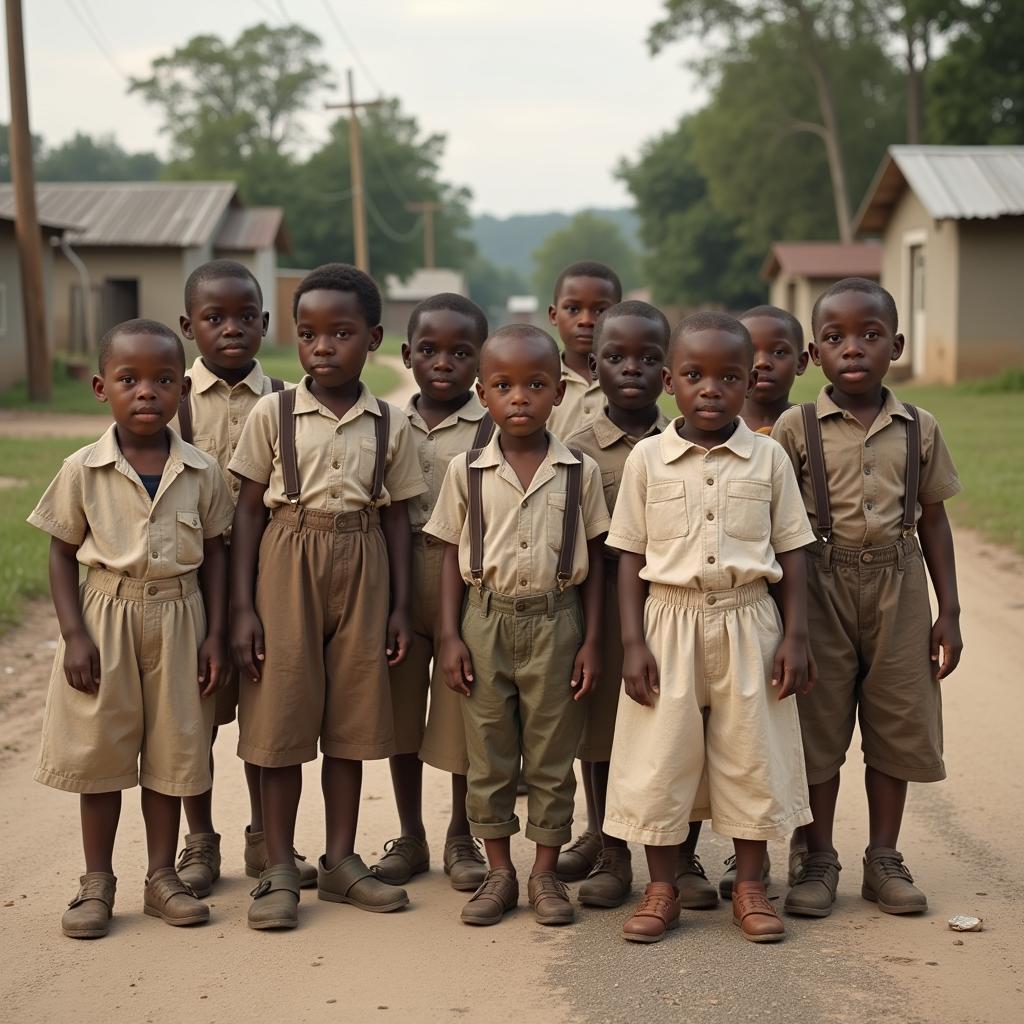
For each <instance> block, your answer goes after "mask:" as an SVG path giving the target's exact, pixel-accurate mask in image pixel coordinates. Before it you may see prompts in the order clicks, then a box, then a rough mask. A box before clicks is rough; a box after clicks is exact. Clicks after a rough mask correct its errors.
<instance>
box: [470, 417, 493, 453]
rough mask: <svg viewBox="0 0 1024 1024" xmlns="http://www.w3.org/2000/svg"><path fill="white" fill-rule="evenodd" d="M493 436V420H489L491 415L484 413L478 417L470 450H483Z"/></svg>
mask: <svg viewBox="0 0 1024 1024" xmlns="http://www.w3.org/2000/svg"><path fill="white" fill-rule="evenodd" d="M493 434H494V420H492V419H491V414H490V413H489V412H485V413H484V414H483V416H481V417H480V422H479V423H478V424H477V425H476V434H475V435H474V437H473V444H472V445H471V448H472V449H473V450H474V451H475V450H476V449H478V448H484V447H486V446H487V443H488V441H490V439H491V437H492V436H493Z"/></svg>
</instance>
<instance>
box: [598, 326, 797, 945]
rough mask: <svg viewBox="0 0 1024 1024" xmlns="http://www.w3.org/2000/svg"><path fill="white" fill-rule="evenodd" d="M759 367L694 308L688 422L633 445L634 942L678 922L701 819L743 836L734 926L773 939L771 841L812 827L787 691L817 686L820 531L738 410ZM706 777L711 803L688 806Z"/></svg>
mask: <svg viewBox="0 0 1024 1024" xmlns="http://www.w3.org/2000/svg"><path fill="white" fill-rule="evenodd" d="M752 369H753V347H752V345H751V342H750V335H749V334H748V333H747V330H746V328H745V327H744V326H743V325H742V324H741V323H740V322H739V321H737V320H734V319H733V318H732V317H730V316H726V315H724V314H721V313H698V314H695V315H694V316H690V317H687V319H685V320H684V321H683V322H682V323H681V324H680V325H679V327H677V328H676V331H675V333H674V334H673V336H672V343H671V346H670V348H669V355H668V365H667V366H666V368H665V387H666V390H668V391H669V393H670V394H672V395H674V396H675V399H676V404H677V405H678V407H679V411H680V412H681V413H682V416H681V417H680V418H679V419H677V420H675V421H674V422H673V423H672V424H670V425H669V427H668V428H667V429H666V430H665V432H664V433H663V434H661V435H659V436H658V437H652V438H647V439H645V440H643V441H641V442H639V443H638V444H637V446H636V447H635V448H634V449H633V453H632V454H631V455H630V456H629V458H628V460H627V461H626V470H625V473H624V475H623V480H622V487H621V488H620V490H619V496H618V501H617V502H616V505H615V514H614V517H613V520H612V528H611V530H610V531H609V535H608V544H609V546H611V547H615V548H618V549H619V550H620V551H621V552H622V554H621V557H620V561H619V605H620V613H621V616H622V641H623V650H624V656H623V666H622V674H623V681H624V684H625V693H624V694H623V695H622V697H621V699H620V702H619V711H618V719H617V721H616V726H615V740H614V744H613V747H612V759H611V770H610V776H609V782H608V805H607V809H606V812H605V824H604V827H605V831H606V832H608V833H609V834H611V835H614V836H618V837H619V838H620V839H624V840H627V841H634V842H642V843H644V845H645V846H646V848H647V863H648V867H649V869H650V874H651V884H650V885H649V886H648V887H647V890H646V892H645V894H644V899H643V901H642V902H641V904H640V906H639V908H638V909H637V911H636V912H635V914H634V915H633V917H631V918H630V919H629V920H628V921H627V922H626V923H625V926H624V929H623V935H624V937H625V938H626V939H628V940H630V941H636V942H657V941H659V940H660V939H661V938H663V937H664V935H665V933H666V931H668V930H669V929H672V928H675V927H677V926H678V924H679V903H678V889H677V887H676V884H675V877H676V872H677V870H678V856H679V855H678V849H677V848H678V845H679V844H680V843H681V842H682V841H683V840H684V839H685V838H686V836H687V835H688V833H689V831H690V824H689V823H690V820H691V819H692V818H694V817H699V816H710V817H711V822H712V827H713V828H714V829H715V831H716V832H718V833H720V834H721V835H725V836H729V837H730V838H731V839H732V840H733V845H734V848H735V851H736V881H735V883H734V885H733V891H732V905H733V921H734V923H735V924H737V925H738V926H739V927H740V929H741V930H742V933H743V935H744V937H745V938H747V939H749V940H751V941H753V942H774V941H778V940H779V939H781V938H782V937H783V935H784V933H785V929H784V928H783V925H782V921H781V920H780V919H779V917H778V915H777V914H776V912H775V910H774V908H773V907H772V904H771V903H770V902H769V901H768V899H767V895H766V891H765V885H764V882H763V880H762V868H763V862H764V854H765V848H766V844H765V840H767V839H779V838H782V837H783V836H787V835H789V834H790V832H792V831H793V829H794V828H796V827H797V826H799V825H803V824H806V823H807V822H808V821H810V811H809V810H808V806H807V782H806V779H805V777H804V768H803V758H802V756H801V748H800V727H799V722H798V718H797V709H796V704H795V702H794V701H792V700H786V699H785V698H787V697H789V696H791V695H792V694H793V693H796V692H798V691H801V690H804V689H806V687H807V620H806V606H805V586H806V584H805V575H804V554H803V552H802V551H801V550H799V549H801V548H803V547H805V546H806V545H807V544H809V543H810V542H811V541H812V540H813V539H814V535H813V533H812V532H811V529H810V525H809V523H808V522H807V517H806V515H805V514H804V512H803V506H802V503H801V501H800V496H799V493H798V491H797V487H796V480H795V479H794V477H793V474H792V472H791V468H790V466H789V465H788V464H787V459H786V456H785V453H784V452H783V451H782V449H781V448H780V447H779V446H778V445H777V444H776V443H775V442H774V441H772V440H771V439H770V438H768V437H764V436H761V435H758V434H755V433H753V432H752V431H750V430H749V429H748V428H747V426H746V425H745V424H744V423H743V421H742V420H741V419H739V413H740V410H741V409H742V407H743V401H744V399H745V397H746V395H747V393H748V392H749V390H750V388H751V386H752V385H753V382H754V376H753V372H752ZM769 585H772V586H776V587H777V592H778V599H779V605H780V607H781V609H782V618H781V620H780V616H779V608H778V607H776V604H775V601H774V600H773V599H772V596H771V594H769V590H768V588H769ZM705 776H706V779H707V787H708V795H709V798H710V799H709V806H708V807H707V808H706V809H701V810H694V807H695V804H696V803H697V802H698V794H699V792H700V789H701V783H702V779H703V778H705Z"/></svg>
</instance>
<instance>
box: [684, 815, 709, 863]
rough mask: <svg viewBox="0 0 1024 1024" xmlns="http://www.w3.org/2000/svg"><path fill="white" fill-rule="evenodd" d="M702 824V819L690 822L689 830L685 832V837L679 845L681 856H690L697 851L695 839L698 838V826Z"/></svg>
mask: <svg viewBox="0 0 1024 1024" xmlns="http://www.w3.org/2000/svg"><path fill="white" fill-rule="evenodd" d="M703 824H704V822H702V821H691V822H690V831H689V832H687V833H686V838H685V839H684V840H683V842H682V845H681V846H680V847H679V855H680V856H681V857H692V856H693V855H694V854H695V853H696V852H697V840H698V839H700V828H701V825H703Z"/></svg>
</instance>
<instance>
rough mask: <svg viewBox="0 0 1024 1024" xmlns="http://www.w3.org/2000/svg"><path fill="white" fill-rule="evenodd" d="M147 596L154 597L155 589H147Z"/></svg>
mask: <svg viewBox="0 0 1024 1024" xmlns="http://www.w3.org/2000/svg"><path fill="white" fill-rule="evenodd" d="M149 596H150V597H155V596H156V587H149Z"/></svg>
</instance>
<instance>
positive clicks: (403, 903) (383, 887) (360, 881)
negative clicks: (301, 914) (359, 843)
mask: <svg viewBox="0 0 1024 1024" xmlns="http://www.w3.org/2000/svg"><path fill="white" fill-rule="evenodd" d="M318 867H319V876H318V878H317V884H316V894H317V896H319V897H320V899H322V900H328V901H329V902H330V903H351V904H352V906H353V907H358V908H359V909H360V910H368V911H370V912H371V913H373V914H390V913H391V911H392V910H401V909H402V908H403V907H407V906H409V894H408V893H407V892H406V891H405V890H404V889H399V888H397V887H396V886H394V885H388V884H385V883H384V882H382V881H381V880H380V879H379V878H377V876H376V875H374V873H373V872H372V871H371V870H370V869H369V868H368V867H367V866H366V865H365V864H364V863H363V858H362V857H360V856H359V854H358V853H352V854H349V856H347V857H346V858H345V859H344V860H340V861H338V863H337V864H335V865H334V867H333V868H331V869H330V870H328V868H327V860H326V858H324V857H321V858H320V861H319V864H318Z"/></svg>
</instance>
